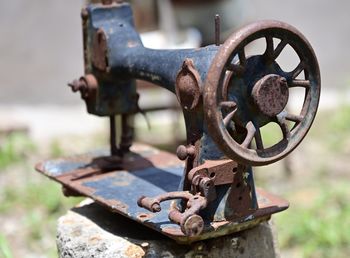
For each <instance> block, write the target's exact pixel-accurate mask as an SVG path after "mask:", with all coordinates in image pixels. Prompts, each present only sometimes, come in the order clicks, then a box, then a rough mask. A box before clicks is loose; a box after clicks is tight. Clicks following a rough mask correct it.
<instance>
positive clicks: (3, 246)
mask: <svg viewBox="0 0 350 258" xmlns="http://www.w3.org/2000/svg"><path fill="white" fill-rule="evenodd" d="M0 257H3V258H12V257H13V255H12V252H11V248H10V245H9V244H8V242H7V239H6V237H5V236H4V235H2V234H1V233H0Z"/></svg>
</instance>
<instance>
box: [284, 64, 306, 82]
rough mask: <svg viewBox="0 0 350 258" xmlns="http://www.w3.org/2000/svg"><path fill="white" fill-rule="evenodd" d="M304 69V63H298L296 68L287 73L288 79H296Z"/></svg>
mask: <svg viewBox="0 0 350 258" xmlns="http://www.w3.org/2000/svg"><path fill="white" fill-rule="evenodd" d="M304 69H305V64H304V62H300V63H299V64H298V66H297V67H296V68H295V69H294V70H293V71H291V72H290V73H288V74H289V75H290V76H289V78H291V79H295V78H297V77H298V75H299V74H300V73H301V72H302V71H304Z"/></svg>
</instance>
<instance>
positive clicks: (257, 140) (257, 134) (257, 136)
mask: <svg viewBox="0 0 350 258" xmlns="http://www.w3.org/2000/svg"><path fill="white" fill-rule="evenodd" d="M254 139H255V144H256V147H257V149H259V150H263V149H264V143H263V141H262V137H261V133H260V129H259V128H256V132H255V135H254Z"/></svg>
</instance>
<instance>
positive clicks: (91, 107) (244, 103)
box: [37, 3, 320, 243]
mask: <svg viewBox="0 0 350 258" xmlns="http://www.w3.org/2000/svg"><path fill="white" fill-rule="evenodd" d="M82 20H83V32H84V33H83V35H84V59H85V76H84V77H81V78H80V79H79V80H76V81H74V82H73V83H72V84H71V87H72V89H73V91H79V92H80V93H81V96H82V98H83V99H84V101H85V103H86V105H87V110H88V112H89V113H91V114H94V115H98V116H108V117H111V118H113V117H114V116H116V115H121V116H122V135H121V139H120V142H119V146H113V145H114V144H115V136H114V137H111V139H112V140H111V145H112V146H111V154H112V155H109V153H107V152H103V151H102V152H95V153H89V154H86V155H82V156H76V157H71V158H63V159H58V160H53V161H46V162H43V163H40V164H39V165H38V166H37V170H38V171H40V172H42V173H44V174H45V175H47V176H49V177H50V178H52V179H54V180H56V181H58V182H59V183H61V184H62V185H63V186H64V189H65V193H66V194H67V195H84V196H88V197H91V198H93V199H94V200H96V201H97V202H98V203H100V204H102V205H104V206H106V207H107V208H108V209H110V210H112V211H114V212H118V213H120V214H122V215H124V216H126V217H129V218H130V219H133V220H135V221H137V222H139V223H142V224H144V225H146V226H149V227H152V228H154V229H155V230H157V231H159V232H161V233H163V234H165V235H167V236H169V237H171V238H173V239H175V240H176V241H178V242H183V243H189V242H193V241H197V240H201V239H206V238H212V237H217V236H220V235H225V234H229V233H232V232H236V231H240V230H243V229H246V228H248V227H252V226H254V225H256V224H258V223H260V222H261V221H263V220H268V219H269V218H270V216H271V214H273V213H276V212H279V211H282V210H284V209H287V208H288V202H287V201H285V200H282V199H280V198H278V197H276V196H274V195H271V194H269V193H267V192H265V191H263V190H261V189H258V190H256V189H255V185H254V179H253V171H252V169H251V166H252V165H266V164H270V163H273V162H275V161H277V160H279V159H281V158H283V157H285V156H286V155H287V154H289V153H290V152H291V151H292V150H293V149H294V148H295V147H296V146H297V145H298V144H299V143H300V141H301V140H302V139H303V137H304V136H305V134H306V133H307V131H308V129H309V127H310V126H311V124H312V121H313V118H314V116H315V113H316V110H317V105H318V99H319V91H320V78H319V70H318V64H317V60H316V58H315V56H314V53H313V51H312V48H311V46H310V45H309V43H308V42H307V41H306V39H305V38H304V37H303V36H302V35H300V34H299V33H298V32H297V31H296V30H295V29H294V28H292V27H290V26H289V25H286V24H283V23H279V22H276V21H267V22H262V23H257V24H253V25H250V26H247V27H245V28H243V29H242V30H241V31H239V32H238V33H236V34H234V35H233V36H232V37H230V38H229V39H228V40H227V41H226V42H225V43H224V44H223V45H219V44H216V45H210V46H207V47H204V48H199V49H184V50H154V49H148V48H145V47H143V45H142V42H141V40H140V37H139V34H138V33H137V31H136V30H135V28H134V25H133V16H132V12H131V8H130V6H129V4H126V3H118V4H117V3H109V4H94V5H89V6H88V7H87V8H86V9H84V10H83V12H82ZM259 37H266V41H267V47H266V52H265V53H264V54H263V55H261V54H260V55H256V56H251V57H246V56H245V54H244V46H245V45H246V44H248V43H249V42H250V41H252V40H255V39H256V38H259ZM271 37H277V38H281V42H282V43H280V44H279V45H278V46H277V47H276V49H274V46H273V42H272V43H271ZM284 41H286V42H287V43H288V44H290V45H291V46H292V47H293V48H294V49H295V51H296V52H297V54H298V56H299V57H300V59H301V63H302V65H300V67H299V66H298V67H297V68H296V69H295V70H294V71H292V72H285V71H283V70H282V68H281V67H280V66H279V64H278V63H277V62H276V61H275V59H276V55H277V56H278V51H279V52H280V51H282V50H283V47H284V46H285V45H286V44H287V43H286V44H284ZM271 44H272V46H271ZM283 45H284V46H283ZM242 48H243V51H242ZM279 48H282V49H279ZM302 71H304V73H305V78H304V79H303V80H299V79H296V77H297V76H298V75H299V74H300V73H301V72H302ZM136 79H141V80H145V81H148V82H152V83H154V84H157V85H159V86H161V87H163V88H165V89H168V90H169V91H171V92H173V93H174V94H175V95H176V96H177V98H178V100H179V103H180V105H181V107H182V110H183V114H184V118H185V124H186V131H187V144H186V146H179V148H178V150H177V153H176V154H177V156H175V155H173V154H170V153H166V152H162V151H159V150H156V149H154V148H152V147H150V146H141V145H132V140H133V129H132V126H131V125H130V119H132V115H134V114H135V113H137V112H139V111H140V108H139V106H138V98H139V96H138V94H137V92H136ZM291 87H303V88H305V89H306V90H305V103H304V106H303V109H302V111H301V114H300V115H290V114H289V113H287V112H286V111H285V107H286V105H287V102H288V96H289V95H288V91H289V88H291ZM287 120H288V121H291V122H293V123H294V125H293V126H292V129H291V130H289V129H288V125H289V124H287V122H286V121H287ZM111 121H112V122H113V123H114V119H112V120H111ZM270 122H276V123H278V124H279V125H280V127H281V130H282V133H283V138H282V140H281V141H280V142H278V143H277V144H276V145H274V146H272V147H269V148H264V146H263V144H262V139H261V136H259V135H260V131H259V128H260V127H262V126H264V125H266V124H268V123H270ZM113 130H115V128H114V127H113V126H112V125H111V131H113ZM111 134H112V136H113V132H111ZM253 139H255V147H254V148H253V147H252V140H253ZM145 195H147V196H152V197H145ZM164 201H165V202H166V203H162V202H164ZM168 201H172V202H171V203H170V202H168ZM161 203H162V204H161ZM145 209H147V210H148V212H147V211H146V210H145Z"/></svg>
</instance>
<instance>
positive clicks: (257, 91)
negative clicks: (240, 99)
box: [252, 74, 289, 117]
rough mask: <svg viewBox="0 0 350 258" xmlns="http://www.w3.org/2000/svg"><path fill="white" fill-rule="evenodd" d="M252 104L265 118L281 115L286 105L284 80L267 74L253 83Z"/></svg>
mask: <svg viewBox="0 0 350 258" xmlns="http://www.w3.org/2000/svg"><path fill="white" fill-rule="evenodd" d="M252 97H253V100H254V104H255V105H256V107H257V108H258V110H259V111H260V112H261V113H263V114H264V115H266V116H269V117H274V116H276V115H277V114H279V113H281V112H282V111H283V110H284V108H285V106H286V105H287V103H288V98H289V91H288V84H287V80H286V78H284V77H282V76H279V75H276V74H268V75H266V76H264V77H263V78H261V79H260V80H259V81H258V82H256V83H255V85H254V87H253V90H252Z"/></svg>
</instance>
